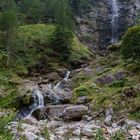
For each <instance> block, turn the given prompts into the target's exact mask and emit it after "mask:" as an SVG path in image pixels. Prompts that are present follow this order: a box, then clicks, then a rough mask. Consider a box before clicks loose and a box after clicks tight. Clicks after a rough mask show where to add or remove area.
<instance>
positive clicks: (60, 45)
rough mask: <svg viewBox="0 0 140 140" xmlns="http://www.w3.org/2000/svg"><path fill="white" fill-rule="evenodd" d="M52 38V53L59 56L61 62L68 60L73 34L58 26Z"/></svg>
mask: <svg viewBox="0 0 140 140" xmlns="http://www.w3.org/2000/svg"><path fill="white" fill-rule="evenodd" d="M52 37H53V38H52V41H51V44H52V47H53V49H54V51H55V52H57V53H58V54H59V56H60V57H61V58H62V60H65V59H66V60H68V58H69V55H70V49H71V46H72V41H73V33H72V32H71V31H70V30H68V29H66V28H61V27H60V26H58V27H57V28H56V30H55V32H54V33H53V36H52Z"/></svg>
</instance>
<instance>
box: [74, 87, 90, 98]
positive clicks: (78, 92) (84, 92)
mask: <svg viewBox="0 0 140 140" xmlns="http://www.w3.org/2000/svg"><path fill="white" fill-rule="evenodd" d="M89 94H90V91H89V88H88V87H87V86H85V85H81V86H79V87H77V88H76V89H74V96H75V97H76V98H77V97H81V96H88V95H89Z"/></svg>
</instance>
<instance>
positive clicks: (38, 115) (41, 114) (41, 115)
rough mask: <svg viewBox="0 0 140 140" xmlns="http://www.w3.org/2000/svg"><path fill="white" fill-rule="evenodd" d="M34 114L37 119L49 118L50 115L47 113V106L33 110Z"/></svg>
mask: <svg viewBox="0 0 140 140" xmlns="http://www.w3.org/2000/svg"><path fill="white" fill-rule="evenodd" d="M32 115H33V116H34V117H35V118H36V119H37V120H44V119H47V118H48V115H47V113H46V108H45V107H42V108H37V109H36V110H34V111H33V112H32Z"/></svg>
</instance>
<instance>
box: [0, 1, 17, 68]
mask: <svg viewBox="0 0 140 140" xmlns="http://www.w3.org/2000/svg"><path fill="white" fill-rule="evenodd" d="M15 7H16V6H15V3H14V1H12V0H9V1H8V0H7V3H6V7H5V8H4V10H3V11H2V14H1V16H0V29H1V31H2V32H3V34H4V41H3V42H4V44H3V45H4V47H5V49H6V52H7V66H9V63H10V54H11V48H12V46H13V41H14V32H15V30H16V27H17V24H18V20H17V19H18V18H17V14H16V8H15Z"/></svg>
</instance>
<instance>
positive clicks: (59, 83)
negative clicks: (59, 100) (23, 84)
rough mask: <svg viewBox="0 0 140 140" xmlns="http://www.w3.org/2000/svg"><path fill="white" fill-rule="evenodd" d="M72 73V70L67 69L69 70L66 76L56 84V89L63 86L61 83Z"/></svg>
mask: <svg viewBox="0 0 140 140" xmlns="http://www.w3.org/2000/svg"><path fill="white" fill-rule="evenodd" d="M70 73H71V72H70V71H67V72H66V75H65V77H64V78H63V80H62V81H59V82H58V83H57V84H56V86H55V87H54V90H58V89H59V88H61V83H62V82H63V81H67V80H68V79H69V76H70Z"/></svg>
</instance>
